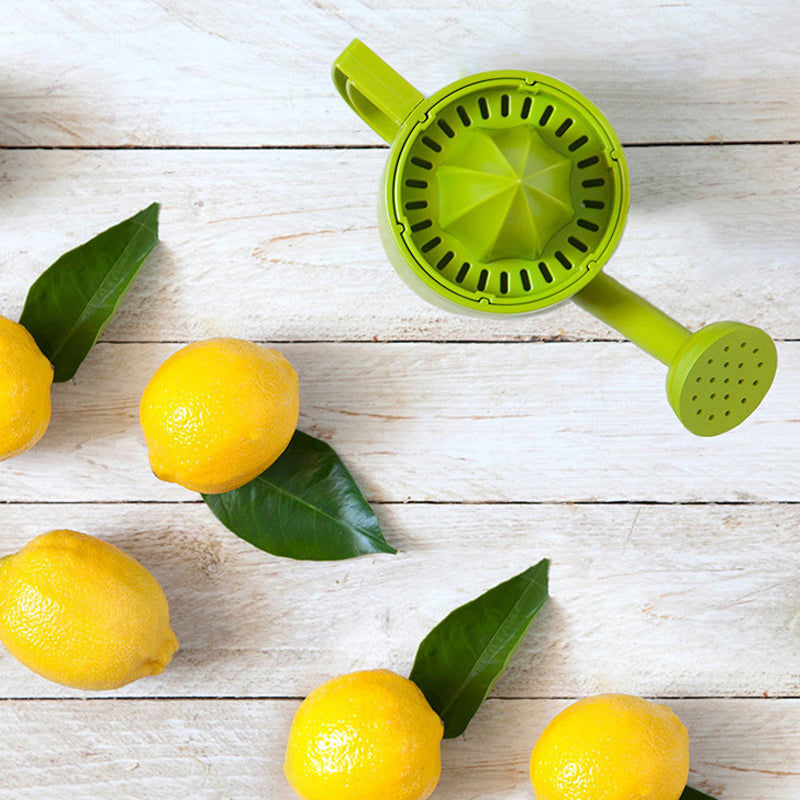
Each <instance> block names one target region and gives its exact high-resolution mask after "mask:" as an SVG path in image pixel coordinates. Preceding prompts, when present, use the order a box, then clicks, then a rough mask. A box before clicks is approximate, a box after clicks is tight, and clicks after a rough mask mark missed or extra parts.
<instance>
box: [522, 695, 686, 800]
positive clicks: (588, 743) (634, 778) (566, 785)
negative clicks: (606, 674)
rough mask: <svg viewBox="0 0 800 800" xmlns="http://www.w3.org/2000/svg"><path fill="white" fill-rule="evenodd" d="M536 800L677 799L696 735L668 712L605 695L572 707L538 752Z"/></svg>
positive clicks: (539, 744)
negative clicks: (693, 737)
mask: <svg viewBox="0 0 800 800" xmlns="http://www.w3.org/2000/svg"><path fill="white" fill-rule="evenodd" d="M530 773H531V782H532V784H533V791H534V794H535V795H536V800H564V798H570V800H632V798H636V800H678V798H680V796H681V794H682V793H683V790H684V787H685V786H686V779H687V777H688V775H689V734H688V733H687V732H686V728H685V727H684V726H683V723H681V721H680V720H679V719H678V717H677V716H676V715H675V713H674V712H673V711H672V710H671V709H669V708H668V707H667V706H664V705H660V704H657V703H652V702H650V701H648V700H644V699H642V698H641V697H633V696H631V695H624V694H605V695H598V696H596V697H588V698H585V699H583V700H579V701H578V702H576V703H573V704H572V705H570V706H568V707H567V708H566V709H564V711H562V712H561V713H560V714H558V715H557V716H556V717H555V718H554V719H553V720H552V721H551V722H550V724H549V725H548V726H547V727H546V728H545V730H544V732H543V733H542V735H541V736H540V737H539V740H538V741H537V742H536V745H535V746H534V748H533V752H532V754H531V762H530Z"/></svg>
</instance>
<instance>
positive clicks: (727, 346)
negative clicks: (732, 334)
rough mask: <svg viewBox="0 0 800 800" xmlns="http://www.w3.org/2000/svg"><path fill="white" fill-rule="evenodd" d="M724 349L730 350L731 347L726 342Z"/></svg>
mask: <svg viewBox="0 0 800 800" xmlns="http://www.w3.org/2000/svg"><path fill="white" fill-rule="evenodd" d="M724 349H725V352H726V353H727V352H728V350H730V349H731V346H730V345H729V344H726V345H725V348H724Z"/></svg>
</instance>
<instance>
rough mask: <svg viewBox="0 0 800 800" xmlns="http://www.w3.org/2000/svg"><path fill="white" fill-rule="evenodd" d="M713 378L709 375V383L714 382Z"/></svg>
mask: <svg viewBox="0 0 800 800" xmlns="http://www.w3.org/2000/svg"><path fill="white" fill-rule="evenodd" d="M715 380H716V378H714V377H711V378H709V379H708V382H709V383H714V381H715Z"/></svg>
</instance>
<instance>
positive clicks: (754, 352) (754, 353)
mask: <svg viewBox="0 0 800 800" xmlns="http://www.w3.org/2000/svg"><path fill="white" fill-rule="evenodd" d="M756 353H758V348H757V347H754V348H753V355H756Z"/></svg>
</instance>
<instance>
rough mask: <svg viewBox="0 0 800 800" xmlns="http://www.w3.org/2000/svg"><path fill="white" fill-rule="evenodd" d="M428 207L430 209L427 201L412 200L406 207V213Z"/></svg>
mask: <svg viewBox="0 0 800 800" xmlns="http://www.w3.org/2000/svg"><path fill="white" fill-rule="evenodd" d="M427 207H428V201H427V200H410V201H409V202H408V203H406V205H405V208H406V211H415V210H416V209H418V208H427Z"/></svg>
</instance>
